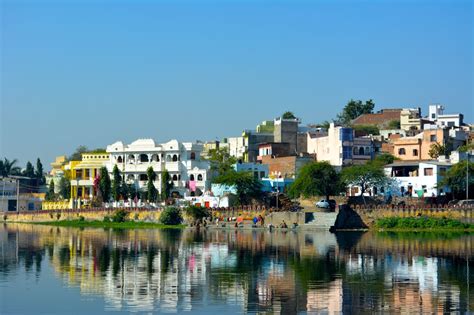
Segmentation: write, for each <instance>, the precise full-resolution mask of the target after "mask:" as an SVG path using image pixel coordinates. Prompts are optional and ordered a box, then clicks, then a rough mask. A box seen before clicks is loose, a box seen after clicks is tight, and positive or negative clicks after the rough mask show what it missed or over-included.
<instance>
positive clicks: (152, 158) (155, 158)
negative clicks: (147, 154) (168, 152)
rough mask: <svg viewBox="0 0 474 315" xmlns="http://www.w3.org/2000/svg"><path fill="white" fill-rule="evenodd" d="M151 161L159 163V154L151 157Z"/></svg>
mask: <svg viewBox="0 0 474 315" xmlns="http://www.w3.org/2000/svg"><path fill="white" fill-rule="evenodd" d="M151 160H152V162H159V161H160V158H159V157H158V154H153V155H152V156H151Z"/></svg>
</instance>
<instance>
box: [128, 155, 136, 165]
mask: <svg viewBox="0 0 474 315" xmlns="http://www.w3.org/2000/svg"><path fill="white" fill-rule="evenodd" d="M127 159H128V163H130V164H133V163H135V156H134V155H133V154H129V155H128V158H127Z"/></svg>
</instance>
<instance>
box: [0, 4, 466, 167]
mask: <svg viewBox="0 0 474 315" xmlns="http://www.w3.org/2000/svg"><path fill="white" fill-rule="evenodd" d="M473 3H474V2H473V1H461V0H454V1H407V0H404V1H388V0H387V1H383V0H378V1H377V0H374V1H144V0H142V1H140V0H138V1H132V0H130V1H123V0H118V1H89V0H82V1H41V0H36V1H32V0H30V1H22V0H15V1H11V0H0V11H1V16H0V17H1V25H0V27H1V29H0V43H1V47H0V48H1V49H0V57H1V68H0V100H1V104H0V158H2V157H7V158H9V159H13V158H17V159H18V160H19V164H20V166H24V165H25V164H26V162H27V161H28V160H30V161H32V162H34V161H35V160H36V158H37V157H39V158H41V160H42V161H43V165H45V168H46V169H49V168H50V166H49V163H50V162H52V161H53V159H54V157H55V156H58V155H63V154H65V155H69V154H71V153H72V152H73V151H74V150H75V148H76V147H78V146H79V145H86V146H87V147H88V148H90V149H93V148H98V147H106V146H107V145H108V144H112V143H114V142H115V141H118V140H122V141H124V142H126V143H130V142H132V141H134V140H136V139H138V138H153V139H155V140H156V141H158V142H165V141H168V140H170V139H178V140H181V141H195V140H203V141H206V140H216V139H222V138H224V137H232V136H239V135H241V132H242V130H243V129H253V128H255V126H256V125H257V124H258V123H259V122H261V121H263V120H268V119H273V118H275V117H278V116H279V115H281V114H282V113H283V112H284V111H286V110H290V111H293V112H294V113H295V114H296V115H297V116H298V117H300V118H301V119H302V123H303V125H305V124H308V123H317V122H321V121H324V120H330V119H332V118H334V117H335V116H336V115H337V114H338V113H339V112H340V111H341V110H342V108H343V107H344V105H345V104H346V103H347V102H348V101H349V100H350V99H361V100H368V99H373V100H374V102H375V104H376V110H379V109H381V108H403V107H421V108H422V113H423V114H426V113H427V110H428V105H429V104H430V103H441V104H444V105H445V107H446V111H445V112H447V113H458V112H461V113H464V115H465V120H466V121H467V122H470V123H472V122H474V113H473V112H474V97H473V87H474V86H473V83H474V81H473V73H474V65H473V45H474V37H473V36H474V31H473V28H474V23H473V18H474V7H473ZM33 164H34V163H33Z"/></svg>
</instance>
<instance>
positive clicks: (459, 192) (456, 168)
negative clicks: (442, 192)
mask: <svg viewBox="0 0 474 315" xmlns="http://www.w3.org/2000/svg"><path fill="white" fill-rule="evenodd" d="M467 171H468V172H469V178H467V181H466V177H467V175H468V174H466V172H467ZM466 182H467V183H468V185H469V196H470V197H471V198H472V195H473V193H474V163H472V162H468V161H467V160H466V161H461V162H459V163H456V164H454V165H453V166H452V167H451V168H450V169H449V170H448V171H447V172H446V176H444V177H443V179H442V180H441V182H440V185H441V187H442V186H448V187H449V188H451V190H452V191H453V193H454V195H455V196H457V197H459V198H460V199H463V198H465V197H466Z"/></svg>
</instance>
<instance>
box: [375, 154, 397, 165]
mask: <svg viewBox="0 0 474 315" xmlns="http://www.w3.org/2000/svg"><path fill="white" fill-rule="evenodd" d="M395 160H399V159H398V158H396V157H395V156H393V155H391V154H390V153H382V154H380V155H377V156H376V157H375V159H374V160H373V161H372V163H377V164H379V165H381V166H384V165H387V164H392V163H393V162H394V161H395Z"/></svg>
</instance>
